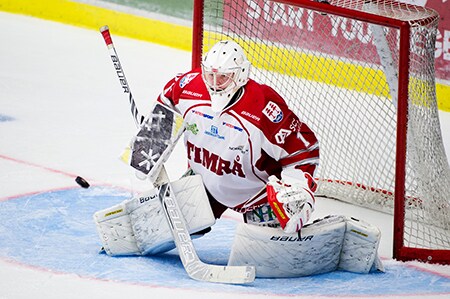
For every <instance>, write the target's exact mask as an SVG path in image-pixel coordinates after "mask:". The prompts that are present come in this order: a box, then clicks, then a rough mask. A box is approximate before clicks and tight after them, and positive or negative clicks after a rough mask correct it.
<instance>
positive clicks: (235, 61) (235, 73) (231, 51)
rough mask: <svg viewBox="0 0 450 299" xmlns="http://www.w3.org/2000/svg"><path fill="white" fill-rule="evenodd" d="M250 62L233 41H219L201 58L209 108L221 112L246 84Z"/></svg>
mask: <svg viewBox="0 0 450 299" xmlns="http://www.w3.org/2000/svg"><path fill="white" fill-rule="evenodd" d="M249 75H250V61H248V59H247V57H246V56H245V54H244V50H242V48H241V46H239V45H238V44H237V43H236V42H234V41H229V40H227V41H220V42H218V43H217V44H215V45H214V46H213V47H212V48H211V49H210V50H209V51H208V53H206V55H205V56H204V58H203V61H202V77H203V81H204V82H205V84H206V86H207V87H208V92H209V95H210V96H211V108H212V110H213V111H214V112H220V111H222V110H223V109H224V108H225V107H226V106H227V105H228V103H229V102H230V101H231V99H232V98H233V96H234V94H235V93H236V92H237V91H238V90H239V88H241V87H242V86H244V85H245V84H247V82H248V79H249Z"/></svg>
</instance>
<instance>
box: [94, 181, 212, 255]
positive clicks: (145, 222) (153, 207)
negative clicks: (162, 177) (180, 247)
mask: <svg viewBox="0 0 450 299" xmlns="http://www.w3.org/2000/svg"><path fill="white" fill-rule="evenodd" d="M172 190H173V192H174V193H175V198H176V199H177V201H178V202H179V205H180V208H181V211H182V213H183V216H184V217H185V219H186V222H187V226H188V230H189V232H190V233H195V232H198V231H201V230H203V229H205V228H207V227H210V226H212V225H213V224H214V223H215V218H214V215H213V213H212V210H211V207H210V205H209V201H208V197H207V195H206V191H205V189H204V186H203V182H202V179H201V177H200V176H199V175H194V176H189V177H185V178H182V179H180V180H178V181H175V182H173V183H172ZM119 211H120V212H119ZM94 221H95V223H96V225H97V231H98V233H99V236H100V239H101V241H102V245H103V247H104V249H105V252H106V253H107V254H108V255H147V254H157V253H161V252H164V251H168V250H170V249H172V248H174V247H175V246H174V243H173V238H172V234H171V232H170V228H169V226H168V223H167V221H166V219H165V216H164V214H163V211H162V207H161V203H160V201H159V200H158V190H157V189H152V190H149V191H147V192H145V193H143V194H141V195H140V196H138V197H135V198H132V199H130V200H126V201H124V202H122V203H121V204H119V205H116V206H114V207H111V208H109V209H105V210H102V211H98V212H97V213H95V214H94Z"/></svg>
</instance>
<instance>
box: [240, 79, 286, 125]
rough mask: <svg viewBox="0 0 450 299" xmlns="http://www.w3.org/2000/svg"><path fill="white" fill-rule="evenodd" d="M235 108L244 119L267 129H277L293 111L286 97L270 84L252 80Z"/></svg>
mask: <svg viewBox="0 0 450 299" xmlns="http://www.w3.org/2000/svg"><path fill="white" fill-rule="evenodd" d="M237 104H238V105H236V107H234V110H235V111H236V112H237V113H238V114H239V115H240V116H241V117H242V118H244V119H246V120H247V121H249V122H251V123H253V124H254V125H255V126H258V127H260V128H261V129H262V128H264V129H265V130H269V131H271V128H272V130H276V128H278V127H279V124H281V123H282V122H283V121H284V120H285V118H287V117H289V116H290V115H291V114H292V112H291V110H290V109H289V107H288V106H287V104H286V102H285V101H284V99H283V98H282V97H281V96H280V95H279V94H278V93H277V92H276V91H275V90H274V89H273V88H271V87H270V86H267V85H264V84H259V83H257V82H255V81H254V80H250V81H249V82H248V83H247V85H246V86H245V88H244V94H243V96H242V98H241V100H240V101H238V103H237Z"/></svg>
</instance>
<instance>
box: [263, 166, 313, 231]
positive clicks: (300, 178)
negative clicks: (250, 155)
mask: <svg viewBox="0 0 450 299" xmlns="http://www.w3.org/2000/svg"><path fill="white" fill-rule="evenodd" d="M312 181H313V178H312V177H311V175H310V174H309V173H304V172H303V171H301V170H299V169H295V168H288V169H284V170H283V171H282V172H281V180H280V179H278V178H277V177H276V176H270V177H269V182H268V183H267V198H268V201H269V204H270V206H271V207H272V209H273V212H274V214H275V215H276V216H277V218H278V221H279V222H280V224H281V227H282V228H283V230H284V232H286V233H295V232H297V231H299V230H300V229H301V228H302V227H303V226H304V225H305V224H306V223H307V222H308V221H309V219H310V218H311V213H312V212H313V211H314V203H315V199H314V194H313V192H312V191H311V189H310V187H309V183H310V182H312Z"/></svg>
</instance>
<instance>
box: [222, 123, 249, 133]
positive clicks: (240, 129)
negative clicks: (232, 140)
mask: <svg viewBox="0 0 450 299" xmlns="http://www.w3.org/2000/svg"><path fill="white" fill-rule="evenodd" d="M222 125H224V126H225V127H228V128H231V129H235V130H237V131H239V132H242V131H244V129H242V128H240V127H238V126H235V125H233V124H230V123H227V122H225V121H224V122H222Z"/></svg>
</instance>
